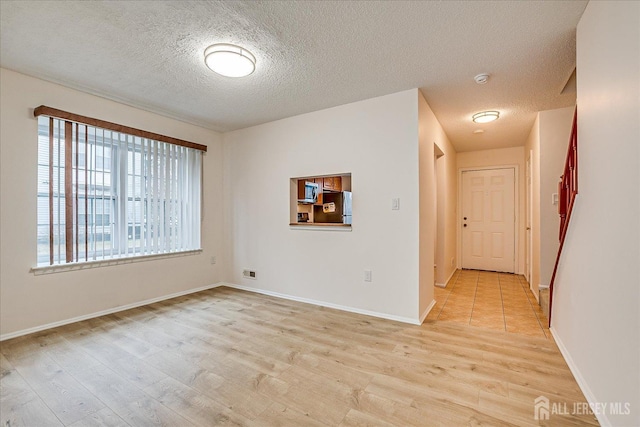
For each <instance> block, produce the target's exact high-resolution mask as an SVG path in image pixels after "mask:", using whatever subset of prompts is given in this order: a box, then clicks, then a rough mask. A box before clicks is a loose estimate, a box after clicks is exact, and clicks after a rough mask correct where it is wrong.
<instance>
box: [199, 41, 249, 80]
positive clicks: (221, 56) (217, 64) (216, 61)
mask: <svg viewBox="0 0 640 427" xmlns="http://www.w3.org/2000/svg"><path fill="white" fill-rule="evenodd" d="M204 63H205V64H207V67H209V69H210V70H211V71H213V72H214V73H217V74H220V75H221V76H225V77H244V76H248V75H249V74H251V73H253V71H254V70H255V69H256V57H255V56H253V54H252V53H251V52H249V51H248V50H247V49H244V48H242V47H240V46H236V45H233V44H227V43H218V44H213V45H211V46H209V47H208V48H206V49H205V51H204Z"/></svg>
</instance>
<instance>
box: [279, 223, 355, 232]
mask: <svg viewBox="0 0 640 427" xmlns="http://www.w3.org/2000/svg"><path fill="white" fill-rule="evenodd" d="M289 227H290V228H291V229H292V230H332V231H351V224H340V223H327V222H319V223H318V222H316V223H314V222H310V223H304V222H292V223H290V224H289Z"/></svg>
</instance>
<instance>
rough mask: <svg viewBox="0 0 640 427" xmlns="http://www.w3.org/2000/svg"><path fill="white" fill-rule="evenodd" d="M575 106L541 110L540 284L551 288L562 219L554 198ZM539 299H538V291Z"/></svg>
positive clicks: (565, 153)
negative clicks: (553, 200) (553, 201)
mask: <svg viewBox="0 0 640 427" xmlns="http://www.w3.org/2000/svg"><path fill="white" fill-rule="evenodd" d="M574 110H575V107H566V108H559V109H556V110H547V111H541V112H540V113H539V117H540V163H539V169H540V170H539V172H540V175H539V176H540V183H539V191H540V193H539V194H540V196H539V205H538V206H539V209H540V211H539V221H540V273H539V281H538V282H536V287H537V285H543V286H549V283H550V282H551V276H552V274H553V267H554V265H555V263H556V256H557V254H558V247H559V246H560V243H559V239H558V231H559V228H560V217H559V216H558V205H554V204H553V203H552V196H553V194H554V193H558V181H559V180H560V175H562V173H563V171H564V162H565V159H566V157H567V148H568V146H569V136H570V135H571V125H572V123H573V112H574ZM535 293H536V296H537V292H535Z"/></svg>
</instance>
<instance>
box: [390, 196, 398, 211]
mask: <svg viewBox="0 0 640 427" xmlns="http://www.w3.org/2000/svg"><path fill="white" fill-rule="evenodd" d="M391 210H394V211H399V210H400V199H398V198H395V199H391Z"/></svg>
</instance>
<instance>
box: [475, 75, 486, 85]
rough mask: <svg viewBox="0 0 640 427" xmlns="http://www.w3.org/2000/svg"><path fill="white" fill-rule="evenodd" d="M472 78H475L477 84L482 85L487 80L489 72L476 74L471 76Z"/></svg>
mask: <svg viewBox="0 0 640 427" xmlns="http://www.w3.org/2000/svg"><path fill="white" fill-rule="evenodd" d="M473 80H475V81H476V83H478V84H479V85H483V84H485V83H487V82H488V81H489V74H486V73H482V74H478V75H477V76H475V77H474V78H473Z"/></svg>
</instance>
